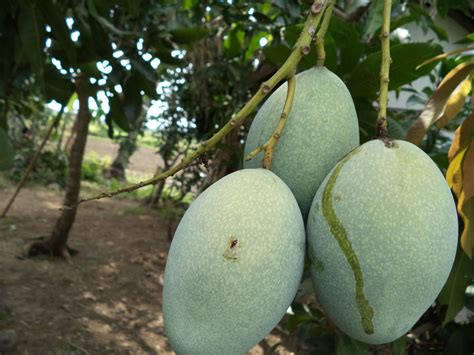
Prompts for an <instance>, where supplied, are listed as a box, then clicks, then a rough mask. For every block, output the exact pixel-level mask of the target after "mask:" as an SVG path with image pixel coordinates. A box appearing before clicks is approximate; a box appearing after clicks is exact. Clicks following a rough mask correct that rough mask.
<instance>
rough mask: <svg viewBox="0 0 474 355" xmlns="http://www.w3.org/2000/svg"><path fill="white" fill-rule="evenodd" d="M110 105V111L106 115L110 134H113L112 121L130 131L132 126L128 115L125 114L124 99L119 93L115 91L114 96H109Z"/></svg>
mask: <svg viewBox="0 0 474 355" xmlns="http://www.w3.org/2000/svg"><path fill="white" fill-rule="evenodd" d="M109 106H110V111H109V113H108V114H107V116H106V122H107V125H108V126H109V136H111V135H113V126H112V122H114V123H115V124H117V126H119V127H120V128H121V129H123V130H124V131H125V132H130V130H131V127H130V124H129V123H128V121H127V117H126V116H125V112H124V110H123V105H122V100H121V99H120V97H119V95H118V94H117V93H114V96H112V97H109Z"/></svg>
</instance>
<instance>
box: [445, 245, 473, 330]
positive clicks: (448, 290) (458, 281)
mask: <svg viewBox="0 0 474 355" xmlns="http://www.w3.org/2000/svg"><path fill="white" fill-rule="evenodd" d="M473 278H474V259H469V257H468V256H467V255H466V253H464V252H463V250H462V249H461V248H458V252H457V254H456V259H455V261H454V265H453V268H452V269H451V273H450V274H449V277H448V281H446V284H445V285H444V287H443V289H442V290H441V293H440V294H439V296H438V302H439V303H440V304H445V305H447V306H448V311H447V313H446V318H445V320H444V323H445V324H446V323H448V322H450V321H452V320H453V319H454V317H455V316H456V314H458V313H459V311H460V310H461V308H462V307H463V306H464V303H465V301H466V288H467V286H469V284H471V283H472V279H473Z"/></svg>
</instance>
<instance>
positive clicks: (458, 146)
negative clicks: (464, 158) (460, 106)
mask: <svg viewBox="0 0 474 355" xmlns="http://www.w3.org/2000/svg"><path fill="white" fill-rule="evenodd" d="M473 138H474V113H471V114H470V115H469V116H468V117H467V118H466V119H465V120H464V122H463V123H462V124H461V125H460V126H459V127H458V128H457V129H456V132H455V133H454V139H453V143H452V144H451V147H450V148H449V153H448V158H449V160H452V159H453V158H454V157H455V156H456V155H457V154H458V153H459V151H461V150H463V149H465V148H466V147H468V146H469V145H470V144H471V141H472V139H473Z"/></svg>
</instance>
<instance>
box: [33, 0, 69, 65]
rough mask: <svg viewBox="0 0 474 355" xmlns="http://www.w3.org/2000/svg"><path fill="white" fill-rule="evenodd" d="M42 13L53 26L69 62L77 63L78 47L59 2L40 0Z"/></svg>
mask: <svg viewBox="0 0 474 355" xmlns="http://www.w3.org/2000/svg"><path fill="white" fill-rule="evenodd" d="M39 4H40V6H41V8H40V9H41V13H42V14H43V16H44V18H45V20H46V23H47V24H48V25H49V26H50V27H51V29H52V31H51V34H52V36H53V38H54V39H56V41H57V42H58V44H59V46H60V48H61V49H63V50H64V51H65V52H66V55H67V59H68V60H69V64H71V65H74V64H75V63H76V57H77V56H76V48H75V46H74V42H73V41H72V39H71V33H70V31H69V29H68V28H67V26H66V21H65V16H64V14H63V13H62V12H61V11H62V10H61V9H60V8H59V6H60V5H59V4H60V3H58V2H53V1H52V0H46V1H43V0H42V1H40V2H39Z"/></svg>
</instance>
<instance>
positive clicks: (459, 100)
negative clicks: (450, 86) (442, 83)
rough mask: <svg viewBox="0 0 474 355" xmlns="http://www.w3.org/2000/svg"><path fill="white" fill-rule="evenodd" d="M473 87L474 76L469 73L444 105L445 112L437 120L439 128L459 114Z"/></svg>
mask: <svg viewBox="0 0 474 355" xmlns="http://www.w3.org/2000/svg"><path fill="white" fill-rule="evenodd" d="M471 89H472V78H471V76H470V75H469V76H468V77H467V78H466V79H465V80H464V81H463V82H462V83H461V84H459V86H458V87H457V88H456V89H455V90H454V92H453V93H452V94H451V96H449V98H448V101H447V102H446V105H445V106H444V109H443V113H442V114H441V116H440V117H439V118H438V119H437V121H436V126H437V127H438V128H443V127H444V126H445V125H446V124H447V123H448V122H449V121H451V120H452V119H454V118H455V117H456V116H457V114H458V113H459V112H460V111H461V109H462V108H463V106H464V103H465V102H466V97H467V96H468V95H469V93H470V92H471Z"/></svg>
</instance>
